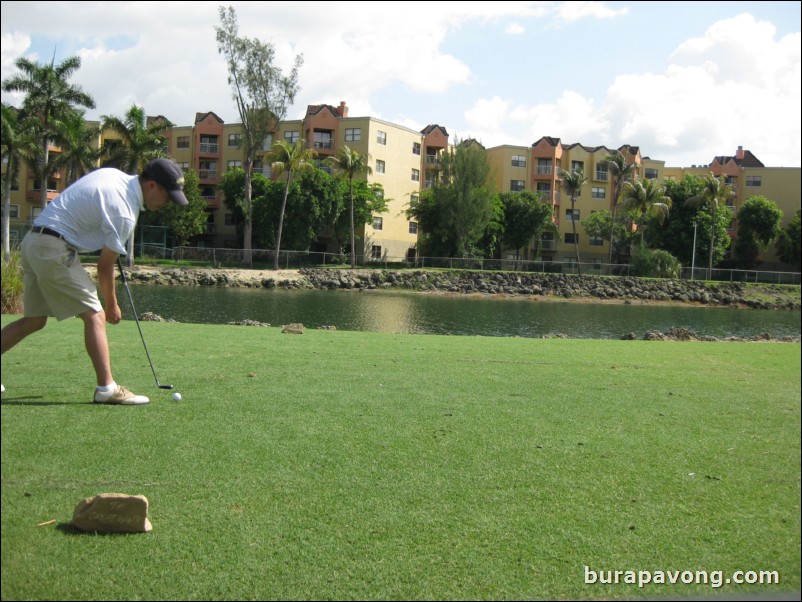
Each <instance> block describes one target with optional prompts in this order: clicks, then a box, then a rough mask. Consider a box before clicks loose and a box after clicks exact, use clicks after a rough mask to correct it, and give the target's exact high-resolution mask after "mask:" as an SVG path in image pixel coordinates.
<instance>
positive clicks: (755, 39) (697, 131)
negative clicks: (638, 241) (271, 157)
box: [2, 1, 802, 167]
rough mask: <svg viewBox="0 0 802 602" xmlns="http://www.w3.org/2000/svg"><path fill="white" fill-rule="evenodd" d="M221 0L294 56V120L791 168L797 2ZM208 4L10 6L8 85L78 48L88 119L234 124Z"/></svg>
mask: <svg viewBox="0 0 802 602" xmlns="http://www.w3.org/2000/svg"><path fill="white" fill-rule="evenodd" d="M230 4H231V5H232V6H233V7H234V9H235V10H236V12H237V17H238V21H239V26H240V35H244V36H248V37H255V38H258V39H260V40H262V41H269V42H271V43H273V44H274V45H275V47H276V51H277V56H278V60H279V63H280V64H281V65H282V66H284V67H285V68H288V67H289V66H290V65H291V63H292V59H293V58H294V56H295V55H296V54H299V53H301V54H303V56H304V65H303V67H302V68H301V71H300V74H301V77H300V83H301V91H300V93H299V94H298V96H297V98H296V102H295V104H294V105H293V106H292V107H291V108H290V111H289V113H288V115H287V117H288V118H300V117H302V116H303V114H304V113H305V111H306V107H307V105H309V104H321V103H326V104H332V105H337V104H339V102H340V101H345V102H346V103H347V104H348V106H349V111H350V115H351V116H363V115H370V116H373V117H378V118H380V119H384V120H387V121H390V122H392V123H397V124H401V125H405V126H408V127H410V128H413V129H415V130H420V129H422V128H423V127H425V126H426V125H428V124H431V123H437V124H439V125H442V126H444V127H445V128H446V129H447V130H448V132H449V133H450V134H451V135H452V141H454V140H455V139H456V138H468V137H473V138H476V139H478V140H480V141H481V142H482V143H483V144H484V145H485V146H487V147H492V146H497V145H501V144H512V145H521V146H529V145H530V144H532V143H533V142H535V141H536V140H538V139H539V138H540V137H541V136H554V137H559V138H561V139H562V141H563V142H565V143H575V142H579V143H582V144H585V145H588V146H597V145H606V146H608V147H618V146H620V145H622V144H633V145H637V146H640V148H641V152H642V153H643V154H644V155H645V156H649V157H651V158H654V159H659V160H664V161H666V164H667V165H669V166H677V165H691V164H701V163H708V162H709V161H710V160H712V158H713V157H714V156H715V155H730V154H734V153H735V151H736V149H737V147H738V146H739V145H740V146H743V147H744V148H746V149H749V150H751V151H752V152H753V153H754V154H755V155H756V156H757V157H758V158H760V159H761V160H762V161H763V162H764V163H765V164H766V165H770V166H794V167H798V166H800V163H801V157H800V155H801V154H802V136H800V130H801V129H802V126H801V125H800V123H801V122H800V114H802V106H800V105H801V104H802V103H801V102H800V92H801V88H802V84H801V83H800V48H801V47H802V43H801V40H802V37H800V3H799V2H761V3H756V2H748V3H747V2H729V3H726V2H494V3H487V2H460V3H457V2H377V3H359V4H357V3H355V2H339V3H330V2H326V3H322V2H248V3H243V2H232V3H230ZM225 5H226V6H228V3H226V4H225ZM187 6H190V7H191V8H187ZM218 6H220V4H219V3H217V2H193V3H192V4H189V5H188V4H186V3H183V2H11V1H4V2H2V15H3V18H2V79H4V80H5V79H6V78H7V77H9V76H10V75H11V74H12V73H14V61H15V60H16V59H17V58H18V57H20V56H27V57H29V58H32V59H34V60H37V61H39V62H45V61H50V59H51V58H52V57H53V53H54V50H55V55H56V60H57V61H60V60H63V59H64V58H66V57H67V56H71V55H76V54H77V55H79V56H80V57H81V59H82V66H81V68H80V69H79V70H78V71H77V72H76V74H75V75H74V76H73V78H72V80H71V81H73V82H74V83H77V84H80V85H81V86H82V87H83V88H84V89H85V90H86V91H87V92H89V93H90V94H91V95H92V96H93V97H94V98H95V101H96V103H97V108H96V109H95V110H93V111H89V112H88V113H87V116H88V117H89V118H94V119H97V118H99V117H100V116H101V115H104V114H106V115H115V116H122V115H123V114H124V113H125V112H126V111H127V110H128V108H130V107H131V105H132V104H137V105H140V106H143V107H144V108H145V110H146V111H147V113H148V114H151V115H157V114H162V115H164V116H166V117H167V118H168V119H170V120H171V121H173V122H174V123H176V124H177V125H190V124H192V122H193V121H194V117H195V113H196V112H206V111H214V112H215V113H217V114H218V115H219V116H220V117H221V118H222V119H223V120H224V121H226V122H229V123H231V122H236V121H238V116H237V113H236V108H235V105H234V103H233V101H232V100H231V94H230V89H229V87H228V85H227V83H226V76H227V73H226V68H225V64H224V63H223V61H222V60H221V58H220V56H219V54H218V53H217V47H216V43H215V37H214V27H215V26H217V25H219V16H218ZM3 100H4V101H5V102H11V103H12V104H17V103H18V102H19V98H15V97H13V96H11V95H9V94H5V93H4V94H3Z"/></svg>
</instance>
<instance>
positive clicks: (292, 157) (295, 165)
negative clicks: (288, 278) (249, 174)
mask: <svg viewBox="0 0 802 602" xmlns="http://www.w3.org/2000/svg"><path fill="white" fill-rule="evenodd" d="M316 154H317V153H315V151H314V150H313V149H311V148H306V141H305V140H304V139H303V138H300V139H299V140H296V142H295V143H294V144H291V143H289V142H287V141H286V140H279V141H278V142H276V143H275V144H274V145H273V148H272V149H271V150H270V152H269V153H268V155H267V160H268V161H269V162H270V165H271V169H272V172H273V174H275V175H276V176H280V175H281V174H282V173H286V174H287V178H286V180H285V181H284V199H283V200H282V201H281V213H280V214H279V218H278V234H277V235H276V253H275V255H274V256H273V269H274V270H277V269H278V255H279V251H280V250H281V230H282V228H283V227H284V211H285V209H286V208H287V195H288V194H289V192H290V184H292V174H293V173H294V172H296V171H299V170H301V169H305V168H308V167H314V165H313V164H312V159H314V157H315V155H316Z"/></svg>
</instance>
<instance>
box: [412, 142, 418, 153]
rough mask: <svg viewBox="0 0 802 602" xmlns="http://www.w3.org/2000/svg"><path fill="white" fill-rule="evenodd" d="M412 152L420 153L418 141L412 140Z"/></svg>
mask: <svg viewBox="0 0 802 602" xmlns="http://www.w3.org/2000/svg"><path fill="white" fill-rule="evenodd" d="M412 154H413V155H420V142H413V143H412Z"/></svg>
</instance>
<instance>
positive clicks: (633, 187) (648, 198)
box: [621, 179, 671, 246]
mask: <svg viewBox="0 0 802 602" xmlns="http://www.w3.org/2000/svg"><path fill="white" fill-rule="evenodd" d="M665 192H666V189H665V188H664V187H663V186H660V185H659V184H656V183H655V181H654V180H637V179H636V180H634V181H632V182H624V192H623V193H622V198H621V205H622V206H623V207H624V209H626V210H628V211H629V210H631V211H639V212H640V219H639V220H638V229H639V230H640V242H641V246H643V244H644V239H643V233H644V231H645V226H644V222H645V220H646V215H647V214H650V215H652V216H654V217H656V218H657V219H658V221H659V222H660V223H661V224H662V223H663V222H664V221H665V219H666V217H668V211H669V209H670V208H671V198H670V197H668V196H666V194H665Z"/></svg>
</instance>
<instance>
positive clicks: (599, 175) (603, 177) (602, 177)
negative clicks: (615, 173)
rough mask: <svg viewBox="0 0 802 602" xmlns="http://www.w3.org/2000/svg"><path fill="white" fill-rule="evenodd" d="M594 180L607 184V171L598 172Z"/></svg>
mask: <svg viewBox="0 0 802 602" xmlns="http://www.w3.org/2000/svg"><path fill="white" fill-rule="evenodd" d="M594 179H595V180H599V181H601V182H606V181H607V172H606V171H596V177H595V178H594Z"/></svg>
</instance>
